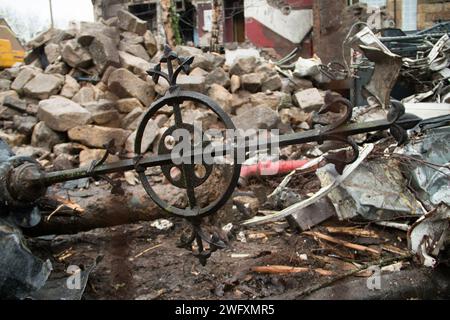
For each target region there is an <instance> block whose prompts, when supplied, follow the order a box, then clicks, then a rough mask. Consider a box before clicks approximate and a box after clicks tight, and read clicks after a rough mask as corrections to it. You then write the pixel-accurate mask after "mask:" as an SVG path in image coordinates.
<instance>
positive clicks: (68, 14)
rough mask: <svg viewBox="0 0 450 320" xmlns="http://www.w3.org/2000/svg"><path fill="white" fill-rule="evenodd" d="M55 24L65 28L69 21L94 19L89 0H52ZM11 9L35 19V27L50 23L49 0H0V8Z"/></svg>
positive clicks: (20, 14) (23, 17) (16, 13)
mask: <svg viewBox="0 0 450 320" xmlns="http://www.w3.org/2000/svg"><path fill="white" fill-rule="evenodd" d="M52 3H53V17H54V21H55V26H56V27H57V28H60V29H66V28H67V27H68V23H69V22H70V21H94V11H93V6H92V2H91V0H52ZM2 8H3V9H5V8H6V9H7V10H8V12H11V11H13V12H14V13H15V15H16V16H17V17H20V18H21V19H23V21H27V20H30V19H32V21H35V22H36V23H35V25H36V27H37V28H39V29H42V28H43V27H45V26H47V25H50V10H49V0H0V10H1V9H2Z"/></svg>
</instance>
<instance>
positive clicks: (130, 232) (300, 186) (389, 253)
mask: <svg viewBox="0 0 450 320" xmlns="http://www.w3.org/2000/svg"><path fill="white" fill-rule="evenodd" d="M282 179H283V177H281V176H280V177H272V178H270V179H267V178H264V179H263V178H251V179H249V180H248V181H247V183H246V184H245V186H241V187H240V188H239V189H237V194H239V193H240V194H246V193H247V194H248V193H250V194H253V195H255V196H257V197H259V198H264V195H268V194H270V193H271V192H272V191H273V190H274V189H275V188H276V187H277V186H278V185H279V183H280V182H281V180H282ZM290 186H291V187H292V190H294V191H295V192H296V193H298V194H300V195H301V196H307V194H309V193H312V192H316V191H317V190H319V188H320V182H319V180H318V179H317V177H316V175H315V174H314V173H313V172H311V173H306V174H301V175H296V176H294V178H293V180H292V182H291V183H290ZM263 201H264V199H261V203H262V202H263ZM230 207H231V206H230V205H228V206H226V207H225V209H223V210H222V211H221V212H219V214H218V215H216V216H215V217H214V218H213V219H210V221H209V222H210V223H214V224H215V225H216V226H217V227H219V228H221V227H222V226H224V225H225V224H226V223H229V222H232V224H233V229H232V230H231V232H230V233H229V234H228V235H227V238H228V245H229V247H228V248H227V249H225V250H220V251H217V252H215V253H213V254H212V257H211V258H210V259H209V260H208V263H207V265H206V266H202V265H201V264H200V263H199V261H198V259H197V258H196V257H195V256H194V255H193V253H192V251H189V250H186V249H184V248H179V247H177V243H178V242H179V239H180V235H181V234H183V233H186V232H188V231H189V227H188V225H187V223H186V222H185V221H184V220H182V219H178V218H170V217H169V218H167V219H169V220H170V221H171V222H173V224H174V225H173V227H171V228H170V229H168V230H158V229H157V228H155V227H152V226H151V224H152V222H151V221H147V222H140V223H136V224H127V225H120V226H115V227H108V228H100V229H95V230H91V231H86V232H79V233H77V234H73V235H59V236H51V237H40V238H29V241H30V248H31V250H32V251H33V252H34V253H35V254H37V255H39V256H40V257H42V258H44V259H48V258H50V259H51V262H52V264H53V267H54V269H55V272H54V273H53V274H54V276H57V275H59V276H61V275H65V270H67V267H68V266H70V265H77V266H80V267H82V268H83V267H84V268H87V267H88V266H90V265H92V264H93V263H94V261H95V260H96V259H98V258H99V257H100V259H101V260H100V261H99V263H98V265H97V266H96V268H95V269H94V270H93V272H92V273H91V274H90V277H89V281H88V284H87V286H86V290H85V292H84V295H83V299H87V300H91V299H92V300H93V299H145V300H152V299H264V298H269V299H278V298H285V299H293V298H303V296H299V294H300V293H302V292H303V291H305V290H308V289H310V288H314V287H317V286H318V285H319V284H324V286H325V287H326V286H327V285H325V284H328V283H329V282H331V280H333V279H336V278H337V277H340V276H342V275H343V274H345V273H348V272H349V271H351V270H355V269H356V268H357V267H359V266H361V265H364V264H377V263H379V262H380V261H386V260H392V261H393V262H392V263H391V264H394V266H396V268H397V269H401V271H398V270H397V271H396V272H394V274H391V273H390V272H389V271H386V272H382V274H383V275H387V276H388V277H394V279H393V280H392V279H391V280H388V283H389V284H390V286H392V285H395V286H396V287H395V288H394V287H388V288H387V289H388V292H387V293H383V295H382V296H380V295H378V296H377V295H376V294H375V296H374V292H373V291H370V290H369V289H367V287H366V281H367V278H368V277H369V276H370V275H371V272H363V273H359V274H357V276H350V277H347V278H346V279H344V280H343V281H356V282H357V283H358V286H359V289H358V290H354V289H353V288H350V289H349V288H346V289H344V290H341V291H339V292H335V291H333V290H332V289H331V290H332V292H331V293H329V292H327V291H325V293H323V294H322V295H321V294H320V292H319V293H318V296H317V298H320V299H323V298H328V297H330V298H340V297H341V298H358V299H364V298H402V299H409V298H415V299H416V298H420V297H422V296H420V294H421V293H423V292H425V291H427V294H428V296H427V297H431V298H438V297H447V298H448V297H450V275H448V269H446V270H447V271H445V272H446V275H445V276H443V279H444V281H441V280H439V281H438V282H439V283H447V282H448V286H447V285H446V286H445V288H444V289H442V288H437V287H439V285H432V283H433V281H429V279H441V278H439V277H434V276H432V275H430V272H431V271H429V270H426V271H424V272H426V276H425V277H423V272H422V271H421V270H423V269H424V268H421V267H420V266H419V265H418V264H416V263H415V262H414V261H413V260H411V259H405V260H403V259H404V256H405V255H407V254H408V251H407V240H406V239H407V237H406V232H404V231H400V230H397V229H392V228H386V227H381V226H378V225H376V224H374V223H367V222H362V221H361V222H358V221H352V222H341V221H338V220H337V218H331V219H328V220H327V221H325V222H324V223H322V224H320V225H319V226H316V227H314V228H313V231H317V232H320V233H322V234H326V235H330V236H332V237H334V238H336V239H340V240H345V241H348V242H351V243H354V244H359V245H362V246H365V247H368V248H372V249H375V250H378V251H379V252H380V253H381V254H379V255H377V254H373V253H370V252H364V251H358V250H354V249H349V248H346V247H344V246H342V245H340V244H335V243H331V242H329V241H325V240H321V239H318V238H315V237H313V236H311V235H307V234H305V233H302V232H301V231H300V230H298V229H296V228H294V227H293V225H292V224H289V223H288V222H287V221H286V220H283V221H280V222H276V223H269V224H265V225H259V226H252V227H243V226H241V225H240V222H242V221H243V220H245V218H248V217H245V215H242V214H236V212H233V211H230ZM261 209H264V205H261ZM275 209H276V208H275ZM330 227H334V228H336V227H356V228H357V230H359V231H360V232H359V235H354V234H351V233H350V234H349V233H333V232H330V230H331V229H330ZM242 232H243V233H244V234H245V238H246V242H242V241H241V240H242V239H241V238H242V234H241V235H239V234H240V233H242ZM396 259H399V261H400V260H402V262H401V265H398V264H397V265H396V264H395V262H396ZM443 262H445V259H444V260H443ZM444 264H445V263H444ZM267 265H269V266H278V265H281V266H289V267H306V268H307V270H306V271H304V272H299V273H288V274H262V273H257V272H254V270H252V268H253V267H255V266H267ZM396 268H394V269H396ZM417 270H419V271H417ZM407 272H413V273H414V272H419V274H420V275H419V276H418V275H416V274H414V275H410V274H408V273H407ZM395 274H399V275H404V276H402V277H401V279H396V278H395V277H396V275H395ZM65 276H67V275H65ZM52 277H53V276H52ZM421 277H422V278H421ZM427 277H428V278H427ZM412 279H415V280H417V281H418V279H422V280H421V282H420V281H418V282H417V283H414V281H412ZM445 279H447V280H448V281H447V280H445ZM427 284H429V286H430V288H428V289H427V290H424V286H426V285H427ZM406 289H408V290H409V291H408V290H406ZM405 290H406V291H405ZM446 290H448V291H446ZM351 292H358V295H357V296H356V297H351V296H350V297H348V296H343V294H349V293H351ZM405 292H407V293H405Z"/></svg>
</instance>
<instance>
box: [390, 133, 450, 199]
mask: <svg viewBox="0 0 450 320" xmlns="http://www.w3.org/2000/svg"><path fill="white" fill-rule="evenodd" d="M396 153H401V154H405V155H408V156H411V157H414V158H416V159H419V160H421V161H422V162H419V161H411V162H410V163H408V164H407V165H406V164H405V165H404V166H405V170H404V172H405V173H406V174H408V175H409V177H410V179H411V186H412V187H413V188H414V190H416V192H417V196H418V198H419V199H420V201H421V202H422V203H424V204H425V206H426V207H428V208H433V207H435V206H437V205H439V204H440V203H441V202H443V203H445V204H447V205H448V206H450V183H449V179H450V178H449V177H450V167H449V165H450V127H442V128H437V129H430V130H427V131H426V133H425V135H424V136H423V137H422V138H421V139H419V140H416V141H411V142H410V143H408V144H407V145H406V146H405V147H403V148H398V150H396ZM425 162H428V163H433V164H436V165H439V166H440V167H436V166H430V165H429V164H426V163H425ZM445 166H447V167H445Z"/></svg>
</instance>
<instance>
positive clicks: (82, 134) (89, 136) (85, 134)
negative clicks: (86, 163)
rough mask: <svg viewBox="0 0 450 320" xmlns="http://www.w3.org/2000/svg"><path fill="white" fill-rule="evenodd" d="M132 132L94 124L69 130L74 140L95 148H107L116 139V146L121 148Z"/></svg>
mask: <svg viewBox="0 0 450 320" xmlns="http://www.w3.org/2000/svg"><path fill="white" fill-rule="evenodd" d="M130 134H131V131H127V130H123V129H119V128H107V127H100V126H94V125H84V126H77V127H74V128H72V129H70V130H69V131H68V136H69V138H70V139H71V140H72V141H76V142H80V143H82V144H84V145H86V146H89V147H94V148H105V146H106V145H108V143H109V142H110V141H111V140H114V145H115V147H116V148H118V149H121V148H122V146H123V145H124V143H125V141H126V140H127V138H128V136H129V135H130Z"/></svg>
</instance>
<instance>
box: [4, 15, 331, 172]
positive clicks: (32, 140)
mask: <svg viewBox="0 0 450 320" xmlns="http://www.w3.org/2000/svg"><path fill="white" fill-rule="evenodd" d="M28 47H29V48H30V53H29V54H28V56H27V58H26V64H23V65H16V66H14V67H12V68H9V69H5V70H3V71H1V72H0V138H2V139H4V140H5V141H6V142H7V143H9V144H10V145H11V146H13V147H14V151H15V152H16V154H17V155H24V156H33V157H36V158H38V159H39V160H40V162H41V163H42V164H43V165H44V166H45V167H47V168H50V169H56V170H58V169H68V168H73V167H78V166H80V165H82V166H83V165H88V164H89V163H90V162H91V161H92V160H94V159H98V158H100V157H101V156H102V155H103V149H104V147H105V145H106V144H107V143H108V142H109V141H111V140H112V139H114V142H115V147H116V150H117V151H118V154H117V155H118V156H121V157H131V156H133V151H134V139H135V136H136V134H135V132H136V128H137V126H138V124H139V122H140V119H141V117H142V115H143V113H144V112H145V110H146V109H148V107H149V106H150V104H151V103H152V102H153V101H154V100H155V99H156V98H157V97H158V96H161V95H163V94H164V93H165V91H166V90H167V88H168V84H167V83H166V82H165V80H160V81H159V83H158V84H155V83H154V82H153V81H152V79H151V77H150V76H149V75H148V74H147V72H146V71H147V70H149V69H151V68H152V67H154V66H155V65H156V63H158V62H159V59H160V57H161V49H162V45H161V44H158V43H157V41H156V39H155V37H154V35H153V34H152V33H151V32H150V31H149V30H147V24H146V22H145V21H143V20H140V19H138V18H137V17H135V16H133V15H132V14H130V13H129V12H127V11H121V12H119V14H118V16H117V17H116V18H113V19H110V20H108V21H101V22H95V23H92V22H82V23H80V25H74V26H73V27H71V28H70V29H69V30H57V29H50V30H48V31H47V32H45V33H43V34H41V35H40V36H38V37H37V38H36V39H34V40H32V41H31V42H30V43H29V44H28ZM175 51H176V52H177V53H178V54H179V55H180V56H195V59H194V62H193V64H192V65H191V70H192V71H191V74H190V75H189V76H188V75H180V76H179V78H178V83H179V85H180V87H181V88H182V89H186V90H194V91H198V92H202V93H204V94H207V95H209V96H210V97H211V98H212V99H213V100H215V101H216V102H217V103H218V104H219V105H220V106H221V107H222V108H223V109H224V110H225V111H226V112H227V113H228V114H229V115H230V116H231V117H232V119H233V121H234V123H235V125H236V126H237V127H238V128H242V129H273V128H278V129H280V130H281V133H287V132H292V131H299V130H307V129H309V124H308V122H309V121H310V112H311V111H314V110H317V109H318V108H320V107H321V106H322V104H323V97H324V92H322V91H320V90H318V89H316V88H314V86H313V82H312V81H310V80H308V79H301V78H293V79H287V78H285V77H281V76H280V75H279V74H278V72H277V70H276V67H275V64H273V63H272V62H270V61H267V60H265V59H262V58H259V57H255V56H251V57H245V58H239V57H237V58H236V59H234V61H233V63H231V64H230V65H228V64H226V63H225V57H224V56H223V55H219V54H215V53H204V52H203V51H202V50H200V49H197V48H193V47H187V46H178V47H176V48H175ZM183 112H184V115H185V116H186V118H188V119H190V120H205V119H207V118H208V117H211V116H213V115H212V113H210V112H208V111H206V110H205V109H201V108H196V107H195V106H194V107H192V106H191V107H190V106H187V107H186V110H185V111H183ZM170 117H171V113H170V110H164V111H163V112H162V113H161V114H160V115H159V116H158V117H157V118H156V119H154V121H151V122H150V123H149V125H148V126H147V129H146V135H145V137H146V139H145V146H144V149H145V150H143V151H152V150H153V149H152V148H154V147H155V146H154V145H156V142H157V141H158V137H159V136H160V135H161V133H162V132H163V131H164V130H165V129H166V128H167V127H168V126H169V124H170V123H171V122H172V120H171V119H170ZM111 159H112V160H114V157H112V158H111Z"/></svg>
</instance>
